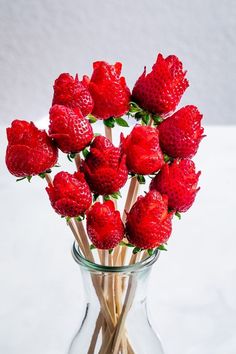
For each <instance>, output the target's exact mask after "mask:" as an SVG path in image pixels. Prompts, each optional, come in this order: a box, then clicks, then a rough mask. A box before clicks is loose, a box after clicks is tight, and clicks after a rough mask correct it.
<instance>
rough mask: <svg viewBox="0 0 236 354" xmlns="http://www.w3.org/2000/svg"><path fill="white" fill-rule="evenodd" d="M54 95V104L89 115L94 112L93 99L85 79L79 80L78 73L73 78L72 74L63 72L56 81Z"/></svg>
mask: <svg viewBox="0 0 236 354" xmlns="http://www.w3.org/2000/svg"><path fill="white" fill-rule="evenodd" d="M53 88H54V96H53V101H52V105H54V104H60V105H63V106H66V107H69V108H73V109H77V108H79V111H81V112H82V114H83V116H84V117H85V116H87V115H88V114H89V113H91V112H92V109H93V100H92V97H91V95H90V93H89V91H88V88H87V87H86V85H84V82H83V81H81V82H80V81H79V79H78V75H76V76H75V78H73V77H72V76H71V75H70V74H66V73H64V74H61V75H60V76H59V77H58V78H57V79H56V80H55V83H54V86H53Z"/></svg>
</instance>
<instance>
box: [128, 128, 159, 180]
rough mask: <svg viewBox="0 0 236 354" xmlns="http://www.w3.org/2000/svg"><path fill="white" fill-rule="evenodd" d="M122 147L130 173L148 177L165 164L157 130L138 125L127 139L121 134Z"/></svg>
mask: <svg viewBox="0 0 236 354" xmlns="http://www.w3.org/2000/svg"><path fill="white" fill-rule="evenodd" d="M121 147H122V150H123V151H124V153H125V154H126V165H127V167H128V169H129V171H130V172H133V173H137V174H142V175H148V174H151V173H154V172H156V171H158V170H159V169H160V168H161V167H162V165H163V164H164V160H163V155H162V152H161V149H160V146H159V133H158V130H157V129H155V128H151V127H149V126H141V125H136V126H135V127H134V128H133V130H132V131H131V133H130V134H129V135H128V136H127V137H126V138H124V136H123V134H121Z"/></svg>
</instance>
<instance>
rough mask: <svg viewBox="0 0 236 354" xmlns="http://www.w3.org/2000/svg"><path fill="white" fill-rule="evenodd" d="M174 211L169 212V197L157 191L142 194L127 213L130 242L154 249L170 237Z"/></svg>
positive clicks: (137, 245)
mask: <svg viewBox="0 0 236 354" xmlns="http://www.w3.org/2000/svg"><path fill="white" fill-rule="evenodd" d="M172 215H173V213H168V198H167V197H166V196H162V195H161V194H160V193H158V192H157V191H150V192H148V193H147V194H146V195H145V196H144V197H143V196H140V197H139V198H138V200H137V201H136V203H135V204H134V205H133V207H132V208H131V210H130V212H129V213H128V214H127V222H126V233H127V238H128V240H129V242H130V243H132V244H133V245H134V246H136V247H139V248H143V249H152V248H155V247H158V246H160V245H162V244H163V243H166V242H167V240H168V239H169V237H170V234H171V230H172V226H171V219H172Z"/></svg>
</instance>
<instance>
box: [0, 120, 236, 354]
mask: <svg viewBox="0 0 236 354" xmlns="http://www.w3.org/2000/svg"><path fill="white" fill-rule="evenodd" d="M206 134H207V138H206V139H205V140H203V142H202V146H201V148H200V150H199V154H198V158H197V160H196V162H197V166H198V168H199V169H201V170H202V176H201V180H200V185H201V186H202V189H201V191H200V192H199V195H198V197H197V200H196V202H195V204H194V206H193V207H192V209H191V210H190V211H189V212H188V213H186V214H185V215H183V216H182V220H181V221H178V220H175V222H174V231H173V235H172V238H171V240H170V241H169V245H168V249H169V250H168V252H167V253H163V254H162V256H161V258H160V259H159V261H158V264H157V265H155V267H154V269H153V273H152V279H151V282H150V288H149V305H150V309H151V313H152V317H153V324H154V327H155V328H158V329H159V332H160V334H161V337H162V339H163V343H164V346H165V349H166V354H235V353H236V337H235V329H236V300H235V299H236V285H235V277H236V257H235V246H236V241H235V236H236V226H235V220H234V218H235V181H236V168H235V151H236V141H235V135H236V126H234V127H233V126H232V127H208V128H206ZM5 144H6V142H5V137H4V129H2V130H1V135H0V148H1V151H2V153H1V165H0V170H1V180H0V187H1V192H0V200H1V204H0V215H1V235H0V245H1V246H0V353H1V354H42V353H43V354H64V353H65V352H66V350H67V348H68V344H69V342H70V340H71V337H72V335H73V334H74V331H75V330H76V329H77V327H78V324H79V321H80V319H81V318H80V316H81V311H80V310H81V303H82V299H83V292H82V284H81V279H80V272H79V269H78V266H77V265H76V264H75V262H74V261H73V260H72V257H71V255H70V248H71V244H72V241H73V238H72V236H71V234H70V231H69V230H68V228H67V227H66V225H65V223H64V221H62V220H61V219H60V217H58V216H57V215H56V214H55V213H54V212H53V210H52V209H51V207H50V205H49V203H48V198H47V195H46V193H45V192H44V190H43V187H44V182H43V181H41V180H40V179H39V178H33V180H32V182H31V184H29V183H27V182H25V181H23V182H19V183H16V182H15V178H14V177H13V176H11V175H9V174H8V172H7V170H6V168H5V166H4V161H3V160H4V156H3V151H4V149H5ZM147 354H148V353H147Z"/></svg>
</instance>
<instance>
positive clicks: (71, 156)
mask: <svg viewBox="0 0 236 354" xmlns="http://www.w3.org/2000/svg"><path fill="white" fill-rule="evenodd" d="M75 156H76V154H75V153H70V154H67V158H68V160H69V161H70V162H73V159H74V158H75Z"/></svg>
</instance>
